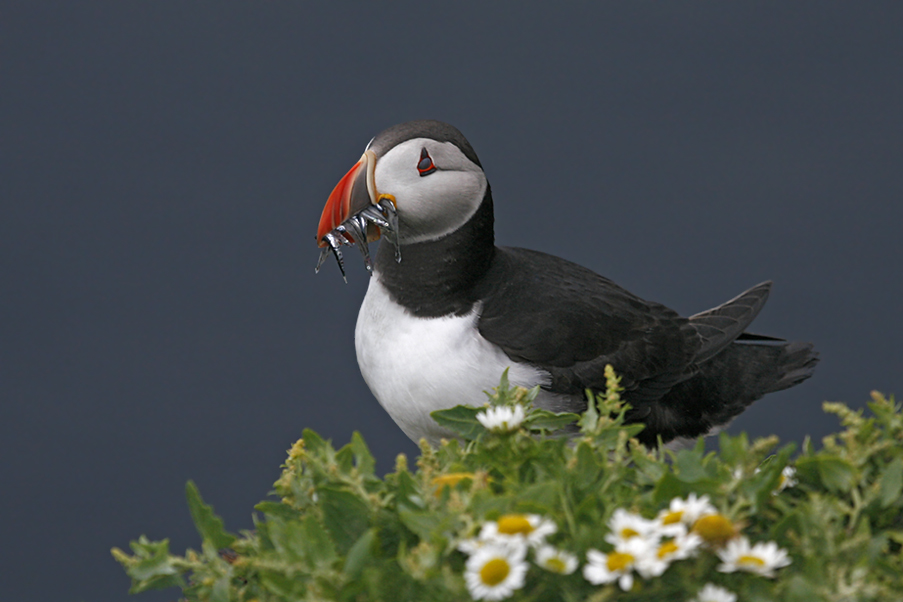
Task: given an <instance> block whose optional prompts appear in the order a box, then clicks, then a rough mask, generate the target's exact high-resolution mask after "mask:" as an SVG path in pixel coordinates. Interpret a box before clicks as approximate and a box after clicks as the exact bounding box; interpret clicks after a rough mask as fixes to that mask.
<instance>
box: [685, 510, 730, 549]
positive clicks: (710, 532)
mask: <svg viewBox="0 0 903 602" xmlns="http://www.w3.org/2000/svg"><path fill="white" fill-rule="evenodd" d="M693 531H695V532H696V533H698V534H699V536H700V537H702V538H703V539H704V540H706V541H707V542H708V543H710V544H713V545H722V544H724V543H726V542H727V540H729V539H731V538H733V537H734V536H735V535H736V534H737V530H736V528H735V527H734V523H732V522H731V521H730V519H729V518H727V517H726V516H723V515H721V514H710V515H708V516H703V517H702V518H700V519H699V520H698V521H696V522H695V523H694V524H693Z"/></svg>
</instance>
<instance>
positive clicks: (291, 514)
mask: <svg viewBox="0 0 903 602" xmlns="http://www.w3.org/2000/svg"><path fill="white" fill-rule="evenodd" d="M254 510H257V511H258V512H263V513H264V514H265V515H267V516H268V517H278V518H281V519H283V520H297V519H298V517H299V516H301V514H300V513H299V512H298V511H297V510H295V509H294V508H292V507H291V506H289V505H288V504H283V503H282V502H269V501H263V502H258V503H257V505H255V506H254Z"/></svg>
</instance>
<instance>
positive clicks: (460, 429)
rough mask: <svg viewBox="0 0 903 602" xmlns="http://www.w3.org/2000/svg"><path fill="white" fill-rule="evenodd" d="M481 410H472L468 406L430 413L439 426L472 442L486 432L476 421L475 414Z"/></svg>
mask: <svg viewBox="0 0 903 602" xmlns="http://www.w3.org/2000/svg"><path fill="white" fill-rule="evenodd" d="M481 411H482V410H481V409H480V408H472V407H469V406H455V407H453V408H450V409H448V410H436V411H435V412H430V416H432V417H433V420H435V421H436V422H437V423H439V425H440V426H444V427H445V428H447V429H448V430H450V431H454V432H455V433H457V434H458V435H461V437H463V438H464V439H467V440H468V441H472V440H473V439H476V438H477V437H479V436H480V435H481V434H483V433H485V432H486V429H485V428H483V425H482V424H480V421H479V420H477V414H478V413H480V412H481Z"/></svg>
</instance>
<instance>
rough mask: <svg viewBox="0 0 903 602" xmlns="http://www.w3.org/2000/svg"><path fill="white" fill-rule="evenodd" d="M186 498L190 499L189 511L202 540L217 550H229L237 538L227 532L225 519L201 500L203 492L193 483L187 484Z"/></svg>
mask: <svg viewBox="0 0 903 602" xmlns="http://www.w3.org/2000/svg"><path fill="white" fill-rule="evenodd" d="M185 497H186V498H187V499H188V510H189V511H190V512H191V518H192V520H193V521H194V526H195V527H196V528H197V530H198V533H200V534H201V539H203V540H204V541H209V542H210V543H211V544H213V547H215V548H217V549H221V548H228V547H229V546H231V545H232V544H233V543H234V542H235V536H234V535H232V534H231V533H228V532H226V528H225V526H224V525H223V519H221V518H220V517H218V516H217V515H216V514H215V513H214V512H213V506H208V505H207V504H205V503H204V500H203V499H202V498H201V492H200V491H198V488H197V485H195V484H194V482H193V481H188V483H186V484H185Z"/></svg>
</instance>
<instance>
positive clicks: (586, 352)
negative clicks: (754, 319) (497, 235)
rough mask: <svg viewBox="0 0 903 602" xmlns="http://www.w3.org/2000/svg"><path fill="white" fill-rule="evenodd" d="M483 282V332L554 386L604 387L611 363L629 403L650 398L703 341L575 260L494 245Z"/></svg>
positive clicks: (687, 368) (688, 372)
mask: <svg viewBox="0 0 903 602" xmlns="http://www.w3.org/2000/svg"><path fill="white" fill-rule="evenodd" d="M482 286H483V288H484V289H485V290H483V291H481V294H480V295H479V296H480V297H481V298H482V299H483V307H482V312H481V314H480V319H479V323H478V328H479V330H480V334H481V335H482V336H483V337H484V338H486V339H487V340H488V341H490V342H492V343H494V344H496V345H498V346H499V347H501V348H502V350H504V351H505V353H506V354H508V356H509V357H511V358H512V359H514V360H517V361H524V362H529V363H532V364H535V365H537V366H540V367H542V368H543V369H545V370H547V371H548V372H549V373H550V374H551V375H552V383H551V385H550V386H549V389H550V390H552V391H555V392H560V393H569V394H574V393H577V394H580V393H582V392H583V390H584V389H586V388H592V389H601V388H604V385H605V377H604V369H605V365H606V364H612V366H614V368H615V370H616V371H617V372H618V374H620V375H621V377H622V385H624V386H625V388H626V389H627V390H628V391H630V393H631V394H630V399H631V400H632V401H634V402H636V401H639V400H649V401H652V400H655V399H659V398H660V397H661V396H662V395H664V394H665V393H667V392H668V390H669V389H670V388H671V387H672V386H673V385H674V384H675V383H677V382H680V381H682V380H685V379H687V378H689V377H690V376H692V375H693V374H694V373H695V370H696V368H695V365H694V363H693V362H694V359H695V357H696V355H697V353H698V351H699V349H700V348H701V347H702V344H703V341H702V339H701V338H700V336H699V334H698V333H697V331H696V329H695V328H694V326H693V325H692V324H691V323H690V321H689V320H688V319H687V318H682V317H680V316H679V315H678V314H677V313H676V312H674V311H673V310H671V309H668V308H667V307H665V306H663V305H660V304H658V303H650V302H648V301H644V300H643V299H640V298H639V297H637V296H636V295H633V294H631V293H629V292H628V291H626V290H624V289H622V288H621V287H619V286H617V285H616V284H614V283H613V282H611V281H610V280H608V279H606V278H603V277H602V276H599V275H598V274H596V273H594V272H592V271H590V270H588V269H586V268H583V267H581V266H579V265H577V264H574V263H571V262H569V261H566V260H564V259H561V258H559V257H554V256H552V255H546V254H544V253H539V252H537V251H530V250H527V249H517V248H499V249H497V251H496V255H495V258H494V259H493V262H492V266H491V268H490V270H489V273H488V274H487V276H486V278H485V279H484V280H483V285H482ZM734 338H736V337H734Z"/></svg>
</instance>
